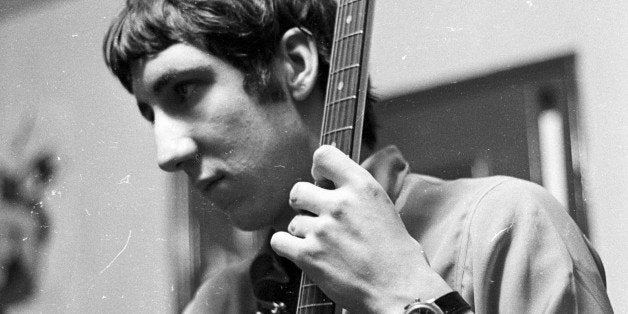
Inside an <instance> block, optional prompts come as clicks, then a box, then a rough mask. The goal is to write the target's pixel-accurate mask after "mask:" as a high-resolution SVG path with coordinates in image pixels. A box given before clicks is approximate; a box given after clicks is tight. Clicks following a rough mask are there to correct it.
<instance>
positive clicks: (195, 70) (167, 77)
mask: <svg viewBox="0 0 628 314" xmlns="http://www.w3.org/2000/svg"><path fill="white" fill-rule="evenodd" d="M201 73H205V74H207V75H208V77H209V78H211V76H213V73H214V69H213V68H212V67H211V66H210V65H202V66H194V67H190V68H187V69H168V70H167V71H164V73H162V74H161V75H159V77H158V78H157V79H156V80H155V82H154V83H153V86H152V88H151V90H152V91H153V93H155V94H158V93H160V92H161V90H162V89H163V88H164V87H166V86H167V85H168V84H169V83H170V82H171V81H173V80H175V79H177V78H179V77H181V76H190V75H194V74H201Z"/></svg>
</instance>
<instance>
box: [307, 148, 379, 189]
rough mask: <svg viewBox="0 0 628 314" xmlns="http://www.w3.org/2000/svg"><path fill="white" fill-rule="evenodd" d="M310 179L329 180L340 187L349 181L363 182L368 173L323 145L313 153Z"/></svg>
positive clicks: (334, 150) (345, 156)
mask: <svg viewBox="0 0 628 314" xmlns="http://www.w3.org/2000/svg"><path fill="white" fill-rule="evenodd" d="M312 177H313V178H314V180H316V181H323V180H324V179H328V180H331V181H333V182H334V184H335V185H336V187H341V186H343V185H345V184H347V183H348V182H351V181H358V182H359V181H360V180H365V179H366V178H368V173H367V172H366V170H364V168H362V167H361V166H360V165H358V164H357V163H355V162H354V161H353V160H352V159H351V158H349V156H347V155H345V154H344V153H343V152H342V151H340V150H339V149H337V148H335V147H333V146H330V145H323V146H321V147H319V148H318V149H317V150H316V151H315V152H314V157H313V163H312Z"/></svg>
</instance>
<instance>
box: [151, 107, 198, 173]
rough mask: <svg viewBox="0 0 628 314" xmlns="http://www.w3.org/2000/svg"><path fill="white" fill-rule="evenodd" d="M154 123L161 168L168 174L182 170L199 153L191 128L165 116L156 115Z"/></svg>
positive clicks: (158, 159) (158, 161)
mask: <svg viewBox="0 0 628 314" xmlns="http://www.w3.org/2000/svg"><path fill="white" fill-rule="evenodd" d="M154 123H155V124H154V132H155V142H156V144H157V163H158V164H159V168H161V169H162V170H164V171H168V172H174V171H179V170H182V169H183V167H184V166H185V165H186V164H188V163H190V162H192V161H193V160H194V158H196V155H197V153H198V148H197V145H196V142H195V141H194V140H193V139H192V137H191V134H189V130H190V128H189V127H188V126H187V124H186V123H185V122H184V121H181V120H178V119H176V118H171V117H168V116H166V115H165V114H160V115H157V114H156V115H155V122H154Z"/></svg>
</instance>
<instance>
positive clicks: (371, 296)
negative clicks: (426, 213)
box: [271, 146, 451, 313]
mask: <svg viewBox="0 0 628 314" xmlns="http://www.w3.org/2000/svg"><path fill="white" fill-rule="evenodd" d="M312 176H313V177H314V179H315V180H316V181H319V182H320V181H322V180H330V181H332V182H333V183H334V185H335V186H336V188H335V189H334V190H326V189H323V188H320V187H317V186H315V185H314V184H311V183H307V182H299V183H297V184H295V185H294V187H293V188H292V191H291V192H290V206H292V208H293V209H294V210H296V211H297V212H300V213H302V212H304V211H305V212H306V213H311V214H312V215H307V214H306V215H304V214H301V215H297V216H295V218H294V219H293V220H292V221H291V222H290V224H289V225H288V232H289V233H287V232H277V233H275V234H274V235H273V237H272V239H271V246H272V247H273V249H274V250H275V251H276V252H277V253H278V254H279V255H281V256H284V257H286V258H289V259H290V260H292V261H293V262H294V263H295V264H297V265H298V266H299V267H300V268H301V269H302V270H303V271H305V273H306V274H307V275H308V277H309V278H311V279H312V280H313V281H314V282H315V283H317V284H318V285H319V287H320V288H321V289H322V290H323V291H324V292H325V293H326V294H327V295H328V296H329V297H330V298H332V299H333V300H334V301H336V303H338V304H340V305H341V306H343V307H344V308H346V309H349V310H350V311H352V312H353V311H355V312H356V313H387V312H391V313H400V312H401V311H402V309H403V307H404V306H405V305H406V304H408V303H409V302H411V301H412V300H414V299H416V298H421V299H423V300H425V299H429V298H433V297H438V296H440V295H443V294H445V293H447V292H449V291H451V288H450V287H449V286H447V284H446V283H445V281H444V280H443V279H442V278H441V277H440V276H439V275H438V274H436V273H435V272H434V271H433V270H432V269H431V268H430V267H429V265H428V263H427V260H426V259H425V256H424V254H423V249H422V247H421V245H420V244H419V243H418V242H417V241H415V240H414V239H413V238H412V237H411V236H410V235H409V234H408V232H407V231H406V229H405V226H404V225H403V223H402V221H401V219H400V217H399V215H398V214H397V212H396V211H395V208H394V205H393V203H392V202H391V200H390V199H389V198H388V196H387V195H386V193H385V191H384V190H383V188H382V187H381V185H380V184H379V183H377V181H376V180H375V179H374V178H373V177H372V176H371V175H370V174H369V173H368V172H367V171H366V170H365V169H363V168H362V167H360V165H358V164H356V163H355V162H353V161H352V160H351V159H350V158H349V157H347V156H346V155H345V154H344V153H342V152H341V151H340V150H338V149H336V148H334V147H332V146H322V147H320V148H319V149H318V150H316V152H315V153H314V158H313V165H312Z"/></svg>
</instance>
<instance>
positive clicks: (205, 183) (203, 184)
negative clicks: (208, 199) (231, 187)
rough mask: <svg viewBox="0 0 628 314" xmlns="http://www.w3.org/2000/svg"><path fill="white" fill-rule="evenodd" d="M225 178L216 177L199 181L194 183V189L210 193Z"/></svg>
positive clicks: (222, 176) (221, 176)
mask: <svg viewBox="0 0 628 314" xmlns="http://www.w3.org/2000/svg"><path fill="white" fill-rule="evenodd" d="M223 178H224V175H215V176H211V177H208V178H202V179H198V180H196V181H195V182H194V187H195V188H196V189H197V190H198V191H201V192H209V191H210V190H212V189H213V188H214V187H215V186H216V185H217V183H218V182H219V181H220V180H222V179H223Z"/></svg>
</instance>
